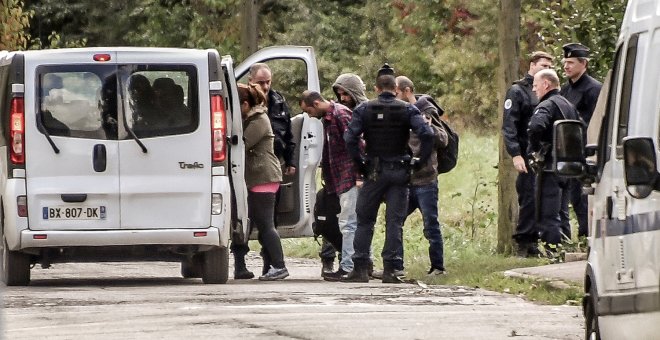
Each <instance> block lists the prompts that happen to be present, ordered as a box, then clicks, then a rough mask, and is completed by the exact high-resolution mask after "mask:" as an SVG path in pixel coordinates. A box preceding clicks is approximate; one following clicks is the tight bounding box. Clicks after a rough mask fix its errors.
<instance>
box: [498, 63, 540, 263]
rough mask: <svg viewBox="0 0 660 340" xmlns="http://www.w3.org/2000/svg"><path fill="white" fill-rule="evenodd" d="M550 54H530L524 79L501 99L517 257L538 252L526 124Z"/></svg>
mask: <svg viewBox="0 0 660 340" xmlns="http://www.w3.org/2000/svg"><path fill="white" fill-rule="evenodd" d="M552 59H553V58H552V56H551V55H550V54H548V53H546V52H542V51H537V52H534V53H532V57H531V58H530V61H529V70H528V71H527V74H526V75H525V77H524V78H522V79H520V80H518V81H516V82H514V83H513V86H511V88H509V91H508V92H507V93H506V99H505V101H504V122H503V123H502V135H503V137H504V145H505V146H506V151H507V152H508V153H509V155H510V156H511V158H512V159H513V167H514V168H515V169H516V171H517V172H518V178H516V192H517V193H518V206H519V209H518V225H517V226H516V232H515V233H514V234H513V239H514V240H515V241H516V243H517V246H518V247H517V255H518V256H520V257H527V256H536V255H538V254H540V252H539V250H538V247H537V243H538V238H539V231H538V230H537V228H536V220H535V215H534V212H535V209H536V206H535V200H534V182H535V181H536V175H534V172H533V171H531V169H529V162H528V158H527V126H528V125H529V119H530V118H531V117H532V113H533V112H534V108H535V107H536V105H538V103H539V101H538V98H537V97H536V94H535V93H534V92H532V83H533V82H534V75H535V74H536V72H538V71H541V70H544V69H549V68H550V67H552Z"/></svg>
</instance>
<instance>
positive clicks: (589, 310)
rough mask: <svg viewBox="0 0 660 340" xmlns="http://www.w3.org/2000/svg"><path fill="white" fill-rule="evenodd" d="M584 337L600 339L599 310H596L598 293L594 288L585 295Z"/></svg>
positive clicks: (587, 339)
mask: <svg viewBox="0 0 660 340" xmlns="http://www.w3.org/2000/svg"><path fill="white" fill-rule="evenodd" d="M584 299H585V300H584V301H585V305H584V324H585V325H584V326H585V327H584V339H585V340H600V329H599V327H598V312H597V311H596V295H595V294H594V291H593V289H591V290H590V291H589V294H587V295H586V296H585V297H584Z"/></svg>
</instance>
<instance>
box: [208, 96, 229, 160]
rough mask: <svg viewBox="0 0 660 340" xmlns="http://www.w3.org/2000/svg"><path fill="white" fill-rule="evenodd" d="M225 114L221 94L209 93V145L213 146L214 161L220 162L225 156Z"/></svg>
mask: <svg viewBox="0 0 660 340" xmlns="http://www.w3.org/2000/svg"><path fill="white" fill-rule="evenodd" d="M225 116H226V114H225V105H224V101H223V100H222V96H221V95H211V139H212V141H211V146H212V147H213V161H214V162H222V161H224V160H225V158H226V156H227V144H226V143H225V134H226V132H227V128H226V117H225Z"/></svg>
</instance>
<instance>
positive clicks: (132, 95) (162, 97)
mask: <svg viewBox="0 0 660 340" xmlns="http://www.w3.org/2000/svg"><path fill="white" fill-rule="evenodd" d="M37 87H38V89H37V93H38V94H39V96H38V105H37V106H38V107H37V110H38V111H37V113H38V118H39V119H40V125H41V126H40V128H41V130H42V132H46V133H48V134H50V135H51V136H68V137H76V138H93V139H106V140H117V139H125V138H130V137H128V136H129V134H128V133H127V129H131V130H133V132H134V133H135V135H136V136H138V137H139V138H149V137H158V136H168V135H176V134H184V133H190V132H192V131H194V130H196V129H197V127H198V125H199V112H198V111H199V110H198V106H199V103H198V98H197V97H198V95H197V94H198V91H197V72H196V69H195V67H194V66H190V65H62V66H44V67H40V68H39V69H38V70H37Z"/></svg>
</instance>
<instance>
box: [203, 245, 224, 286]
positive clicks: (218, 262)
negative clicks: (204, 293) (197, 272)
mask: <svg viewBox="0 0 660 340" xmlns="http://www.w3.org/2000/svg"><path fill="white" fill-rule="evenodd" d="M203 257H204V261H202V281H203V282H204V283H227V279H228V278H229V250H228V249H227V247H214V248H213V249H211V250H209V251H206V252H204V253H203Z"/></svg>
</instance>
